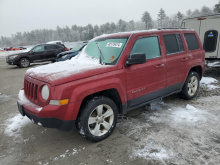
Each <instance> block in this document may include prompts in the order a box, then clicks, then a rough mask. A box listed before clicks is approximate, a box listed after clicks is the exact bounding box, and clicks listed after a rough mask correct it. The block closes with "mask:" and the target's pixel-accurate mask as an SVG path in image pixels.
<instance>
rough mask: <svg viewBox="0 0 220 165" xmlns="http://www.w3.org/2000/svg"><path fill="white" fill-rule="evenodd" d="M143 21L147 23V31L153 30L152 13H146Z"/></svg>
mask: <svg viewBox="0 0 220 165" xmlns="http://www.w3.org/2000/svg"><path fill="white" fill-rule="evenodd" d="M141 20H142V21H143V22H144V23H145V26H146V29H147V30H148V29H152V27H153V26H152V18H151V16H150V13H148V12H147V11H145V12H144V13H143V15H142V18H141Z"/></svg>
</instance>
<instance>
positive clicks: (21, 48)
mask: <svg viewBox="0 0 220 165" xmlns="http://www.w3.org/2000/svg"><path fill="white" fill-rule="evenodd" d="M24 49H26V48H24V47H13V48H12V49H11V50H24Z"/></svg>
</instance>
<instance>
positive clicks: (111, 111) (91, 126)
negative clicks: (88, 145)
mask: <svg viewBox="0 0 220 165" xmlns="http://www.w3.org/2000/svg"><path fill="white" fill-rule="evenodd" d="M117 119H118V108H117V106H116V104H115V103H114V101H112V100H111V99H110V98H108V97H104V96H97V97H94V98H93V99H91V100H89V101H87V102H86V105H85V106H84V107H82V109H81V111H80V114H79V116H78V118H77V121H76V128H77V130H78V132H79V134H81V135H82V137H84V138H86V139H87V140H89V141H92V142H98V141H101V140H104V139H105V138H107V137H108V136H109V135H110V134H111V133H112V132H113V130H114V129H115V127H116V123H117Z"/></svg>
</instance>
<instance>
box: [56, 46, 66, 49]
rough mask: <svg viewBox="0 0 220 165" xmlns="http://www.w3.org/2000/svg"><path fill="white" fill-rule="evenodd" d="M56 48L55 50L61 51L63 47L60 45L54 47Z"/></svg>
mask: <svg viewBox="0 0 220 165" xmlns="http://www.w3.org/2000/svg"><path fill="white" fill-rule="evenodd" d="M56 48H57V49H63V48H64V46H62V45H56Z"/></svg>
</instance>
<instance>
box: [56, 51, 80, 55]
mask: <svg viewBox="0 0 220 165" xmlns="http://www.w3.org/2000/svg"><path fill="white" fill-rule="evenodd" d="M75 52H77V51H71V50H70V51H65V52H61V53H59V54H58V56H59V55H61V56H62V55H65V54H71V53H75Z"/></svg>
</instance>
